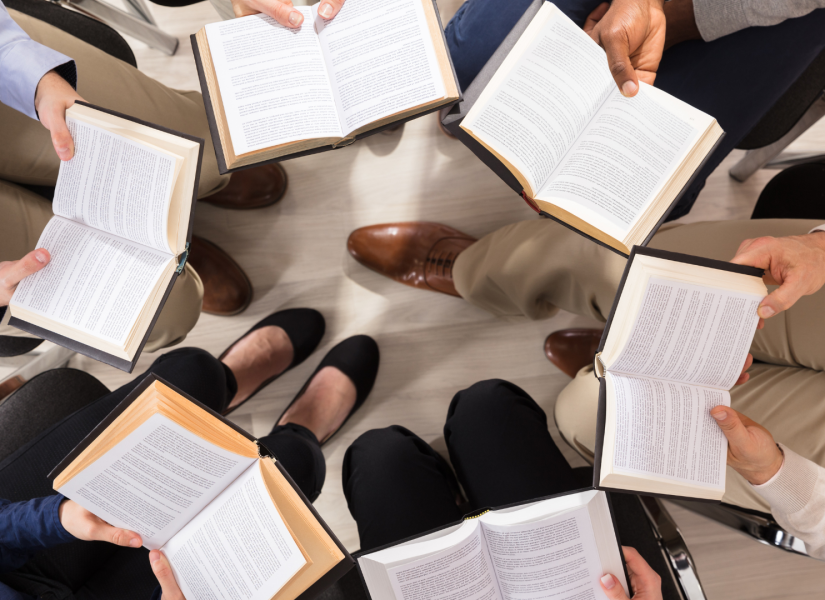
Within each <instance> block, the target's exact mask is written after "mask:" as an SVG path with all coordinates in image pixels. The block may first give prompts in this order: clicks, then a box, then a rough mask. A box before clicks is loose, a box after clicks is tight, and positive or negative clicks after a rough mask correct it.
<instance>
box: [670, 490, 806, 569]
mask: <svg viewBox="0 0 825 600" xmlns="http://www.w3.org/2000/svg"><path fill="white" fill-rule="evenodd" d="M673 502H674V503H675V504H678V505H679V506H681V507H683V508H686V509H688V510H689V511H691V512H695V513H696V514H698V515H702V516H703V517H707V518H708V519H711V520H713V521H716V522H717V523H720V524H722V525H725V526H726V527H730V528H731V529H735V530H736V531H738V532H740V533H744V534H745V535H746V536H748V537H749V538H752V539H754V540H756V541H757V542H760V543H762V544H766V545H768V546H774V547H776V548H781V549H782V550H785V551H786V552H791V553H793V554H801V555H803V556H810V555H809V554H808V551H807V549H806V548H805V542H803V541H802V540H800V539H799V538H797V537H794V536H792V535H791V534H790V533H788V532H787V531H785V530H784V529H782V527H780V526H779V524H778V523H777V522H776V521H774V520H773V519H772V518H770V515H766V516H760V514H761V513H760V514H753V513H752V512H750V511H745V510H743V509H739V508H736V507H735V506H731V505H729V504H711V503H709V502H691V501H689V500H674V501H673Z"/></svg>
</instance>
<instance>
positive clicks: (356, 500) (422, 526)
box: [342, 425, 462, 550]
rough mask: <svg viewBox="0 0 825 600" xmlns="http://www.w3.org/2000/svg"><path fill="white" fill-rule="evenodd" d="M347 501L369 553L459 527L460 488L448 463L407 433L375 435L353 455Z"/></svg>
mask: <svg viewBox="0 0 825 600" xmlns="http://www.w3.org/2000/svg"><path fill="white" fill-rule="evenodd" d="M342 480H343V485H344V495H345V496H346V498H347V504H348V505H349V510H350V512H351V513H352V516H353V518H354V519H355V521H356V523H358V535H359V536H360V537H361V549H362V550H369V549H372V548H377V547H379V546H383V545H384V544H388V543H390V542H395V541H398V540H402V539H404V538H407V537H410V536H412V535H416V534H419V533H424V532H425V531H429V530H430V529H434V528H436V527H440V526H441V525H445V524H447V523H450V522H453V521H457V520H458V519H460V518H461V516H462V513H461V511H460V510H459V508H458V506H457V505H456V498H457V496H458V485H457V482H456V480H455V476H454V475H453V473H452V471H451V470H450V467H449V465H448V464H447V463H446V461H445V460H444V459H443V458H441V456H439V455H438V453H437V452H436V451H435V450H433V449H432V448H430V446H429V445H428V444H427V442H425V441H424V440H422V439H421V438H420V437H418V436H417V435H415V434H414V433H412V432H410V431H409V430H407V429H404V428H403V427H399V426H398V425H393V426H392V427H387V428H386V429H373V430H372V431H368V432H366V433H365V434H363V435H362V436H361V437H359V438H358V439H357V440H355V442H353V444H352V446H350V447H349V449H347V453H346V455H345V456H344V466H343V473H342Z"/></svg>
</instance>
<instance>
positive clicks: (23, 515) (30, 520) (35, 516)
mask: <svg viewBox="0 0 825 600" xmlns="http://www.w3.org/2000/svg"><path fill="white" fill-rule="evenodd" d="M64 499H65V498H64V497H63V496H61V495H59V494H58V495H56V496H47V497H46V498H35V499H34V500H29V501H27V502H9V501H8V500H0V573H5V572H7V571H12V570H14V569H16V568H18V567H20V566H22V565H24V564H25V563H26V562H27V561H28V560H29V558H31V557H32V556H33V555H34V554H36V553H37V552H39V551H40V550H43V549H44V548H49V547H51V546H56V545H57V544H64V543H66V542H71V541H74V540H75V539H76V538H75V537H74V536H73V535H72V534H70V533H69V532H68V531H66V530H65V529H63V525H61V524H60V517H59V515H58V512H57V511H58V508H60V503H61V502H62V501H63V500H64Z"/></svg>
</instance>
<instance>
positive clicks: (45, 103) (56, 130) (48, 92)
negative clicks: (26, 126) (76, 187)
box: [34, 71, 83, 160]
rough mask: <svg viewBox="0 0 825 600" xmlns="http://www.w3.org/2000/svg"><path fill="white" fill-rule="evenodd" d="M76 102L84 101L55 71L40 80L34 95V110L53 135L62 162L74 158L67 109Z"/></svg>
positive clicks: (53, 141) (54, 144)
mask: <svg viewBox="0 0 825 600" xmlns="http://www.w3.org/2000/svg"><path fill="white" fill-rule="evenodd" d="M75 100H83V98H81V97H80V95H79V94H78V93H77V92H76V91H74V88H73V87H72V86H71V85H69V82H68V81H66V80H65V79H63V78H62V77H61V76H60V75H58V74H57V73H56V72H55V71H49V72H48V73H46V74H45V75H43V77H41V78H40V82H39V83H38V84H37V90H36V91H35V93H34V109H35V110H36V111H37V116H38V117H40V122H41V123H43V127H45V128H46V129H48V130H49V131H50V132H51V134H52V145H53V146H54V151H55V152H57V156H58V157H60V160H69V159H70V158H71V157H72V156H74V142H73V141H72V136H71V134H70V133H69V128H68V127H67V126H66V109H67V108H69V107H70V106H71V105H72V104H74V102H75Z"/></svg>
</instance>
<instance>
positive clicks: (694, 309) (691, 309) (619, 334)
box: [593, 247, 768, 500]
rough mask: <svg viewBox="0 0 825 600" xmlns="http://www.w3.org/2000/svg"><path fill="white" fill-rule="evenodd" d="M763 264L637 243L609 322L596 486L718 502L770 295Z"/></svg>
mask: <svg viewBox="0 0 825 600" xmlns="http://www.w3.org/2000/svg"><path fill="white" fill-rule="evenodd" d="M767 293H768V292H767V288H766V287H765V284H764V283H763V282H762V270H761V269H754V268H752V267H743V266H740V265H734V264H731V263H726V262H722V261H716V260H710V259H705V258H699V257H696V256H688V255H685V254H677V253H675V252H666V251H663V250H653V249H648V248H641V247H636V248H634V250H633V253H632V254H631V256H630V260H629V261H628V264H627V267H626V269H625V272H624V278H623V280H622V285H621V286H620V288H619V292H618V293H617V295H616V301H615V303H614V305H613V309H612V312H611V313H610V318H609V319H608V322H607V326H606V327H605V330H604V334H603V336H602V341H601V344H600V346H599V353H598V354H597V355H596V374H597V376H598V377H599V378H600V379H601V386H600V392H599V416H598V424H597V432H596V448H595V466H594V471H593V477H594V486H596V487H598V488H603V489H616V490H630V491H635V492H642V493H645V494H657V495H663V496H678V497H688V498H697V499H705V500H720V499H721V498H722V496H723V495H724V493H725V462H726V457H727V440H726V439H725V436H724V434H723V433H722V430H721V429H719V427H718V426H717V425H716V421H714V419H713V417H711V416H710V410H711V409H712V408H713V407H714V406H718V405H724V406H730V393H729V390H730V389H731V388H732V387H733V385H734V384H735V383H736V380H737V379H738V378H739V375H740V373H741V372H742V367H743V366H744V364H745V359H746V358H747V355H748V350H749V349H750V345H751V341H752V340H753V336H754V333H755V332H756V325H757V323H758V322H759V317H758V315H757V314H756V309H757V307H758V306H759V303H760V302H761V300H762V298H764V297H765V296H766V295H767Z"/></svg>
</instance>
